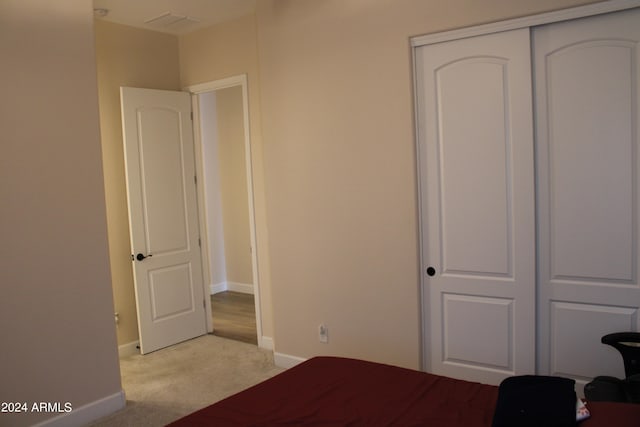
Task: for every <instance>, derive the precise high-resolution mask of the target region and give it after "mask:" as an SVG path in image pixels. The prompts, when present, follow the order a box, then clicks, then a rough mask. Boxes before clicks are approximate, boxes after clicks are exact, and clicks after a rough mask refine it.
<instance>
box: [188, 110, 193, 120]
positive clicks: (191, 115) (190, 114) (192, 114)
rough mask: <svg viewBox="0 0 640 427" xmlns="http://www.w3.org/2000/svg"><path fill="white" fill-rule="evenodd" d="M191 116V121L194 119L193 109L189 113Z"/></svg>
mask: <svg viewBox="0 0 640 427" xmlns="http://www.w3.org/2000/svg"><path fill="white" fill-rule="evenodd" d="M189 116H190V117H191V121H193V111H192V112H191V113H189Z"/></svg>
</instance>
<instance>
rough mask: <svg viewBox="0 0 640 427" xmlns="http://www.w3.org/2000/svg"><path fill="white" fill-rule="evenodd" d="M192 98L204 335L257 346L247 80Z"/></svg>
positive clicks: (210, 87) (201, 88)
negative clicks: (205, 330)
mask: <svg viewBox="0 0 640 427" xmlns="http://www.w3.org/2000/svg"><path fill="white" fill-rule="evenodd" d="M186 90H187V91H189V92H191V93H192V94H193V96H192V105H193V112H194V136H195V144H196V150H195V151H196V171H197V176H198V177H199V178H200V181H201V182H202V185H199V186H198V191H199V195H198V196H199V197H198V198H199V200H200V205H199V210H200V229H201V238H202V258H203V267H204V268H203V273H204V281H205V291H208V293H209V294H210V295H211V296H210V297H209V298H205V301H206V304H207V305H208V307H207V312H210V313H212V315H211V316H208V318H207V331H208V332H209V333H213V334H214V335H215V334H218V335H220V336H224V337H227V338H231V339H237V340H240V341H245V342H251V343H254V344H257V345H258V346H262V343H261V337H262V327H261V326H262V325H261V321H260V319H261V317H260V289H259V279H258V261H257V251H256V233H255V230H256V227H255V214H254V212H255V211H254V203H253V200H254V197H253V174H252V166H251V165H252V161H251V140H250V132H249V113H248V99H247V77H246V75H239V76H234V77H230V78H226V79H222V80H216V81H213V82H208V83H203V84H199V85H195V86H190V87H187V88H186Z"/></svg>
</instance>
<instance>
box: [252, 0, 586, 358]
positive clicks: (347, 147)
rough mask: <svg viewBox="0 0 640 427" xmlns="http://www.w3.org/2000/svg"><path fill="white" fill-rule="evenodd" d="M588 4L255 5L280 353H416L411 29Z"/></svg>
mask: <svg viewBox="0 0 640 427" xmlns="http://www.w3.org/2000/svg"><path fill="white" fill-rule="evenodd" d="M585 3H588V1H584V0H528V1H525V0H521V1H513V0H485V1H481V2H480V1H477V0H447V1H444V0H419V1H418V0H374V1H371V0H366V1H365V0H361V1H349V2H345V1H341V0H333V1H331V0H329V1H316V0H295V1H293V0H264V1H260V2H258V3H257V4H258V11H257V22H258V43H259V44H258V52H259V63H260V87H261V100H262V103H261V112H262V125H263V126H262V131H263V133H262V136H263V141H264V143H263V144H264V169H265V181H266V190H267V192H266V199H267V202H268V203H267V208H268V210H267V218H268V228H269V243H270V258H271V281H272V291H273V292H272V298H273V322H274V340H275V349H276V351H277V352H280V353H285V354H290V355H295V356H302V357H308V356H312V355H315V354H340V355H344V356H353V357H362V358H366V359H374V360H377V361H381V362H386V363H392V364H397V365H401V366H406V367H411V368H417V367H418V366H419V365H420V339H421V337H420V309H419V276H418V274H419V272H418V269H419V254H418V222H417V209H418V208H417V189H416V166H415V165H416V158H415V151H414V150H415V148H414V134H413V107H412V87H411V78H412V76H411V57H410V48H409V37H411V36H414V35H421V34H425V33H432V32H437V31H442V30H446V29H452V28H457V27H464V26H470V25H474V24H479V23H485V22H490V21H495V20H501V19H506V18H512V17H517V16H522V15H526V14H532V13H537V12H542V11H548V10H551V9H554V8H561V7H566V6H573V5H579V4H585ZM320 322H324V323H326V324H327V326H328V328H329V343H328V344H321V343H319V342H318V337H317V335H318V332H317V329H318V324H319V323H320Z"/></svg>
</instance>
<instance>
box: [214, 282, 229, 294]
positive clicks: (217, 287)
mask: <svg viewBox="0 0 640 427" xmlns="http://www.w3.org/2000/svg"><path fill="white" fill-rule="evenodd" d="M228 289H229V288H228V287H227V282H220V283H215V284H214V283H212V284H210V285H209V290H210V292H211V295H215V294H219V293H220V292H224V291H226V290H228Z"/></svg>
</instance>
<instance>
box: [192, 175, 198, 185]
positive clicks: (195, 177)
mask: <svg viewBox="0 0 640 427" xmlns="http://www.w3.org/2000/svg"><path fill="white" fill-rule="evenodd" d="M193 182H195V184H196V185H198V175H193Z"/></svg>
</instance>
